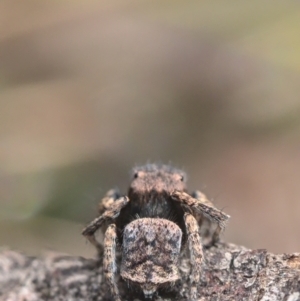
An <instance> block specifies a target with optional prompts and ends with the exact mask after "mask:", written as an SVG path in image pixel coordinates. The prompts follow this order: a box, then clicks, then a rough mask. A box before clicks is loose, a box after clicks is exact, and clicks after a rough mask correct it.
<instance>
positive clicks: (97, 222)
mask: <svg viewBox="0 0 300 301" xmlns="http://www.w3.org/2000/svg"><path fill="white" fill-rule="evenodd" d="M128 202H129V198H128V197H127V196H122V197H120V198H118V199H117V200H115V201H114V202H111V205H110V207H109V208H108V209H106V210H105V211H104V213H103V214H102V215H100V216H99V217H97V218H95V219H94V220H93V221H91V222H90V223H89V224H88V225H87V226H86V227H85V228H84V229H83V231H82V235H84V236H85V237H86V238H87V239H88V240H89V241H90V242H91V244H93V245H94V246H95V247H96V248H97V250H98V252H99V254H100V255H102V254H103V246H102V245H101V244H100V243H99V242H98V241H97V240H96V238H95V232H96V231H97V230H98V229H99V228H100V227H101V226H102V225H103V224H104V223H105V222H106V221H112V220H114V219H115V218H117V217H118V216H119V214H120V212H121V210H122V208H124V207H125V206H126V205H127V204H128Z"/></svg>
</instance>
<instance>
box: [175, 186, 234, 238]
mask: <svg viewBox="0 0 300 301" xmlns="http://www.w3.org/2000/svg"><path fill="white" fill-rule="evenodd" d="M194 195H195V197H192V196H191V195H189V194H188V193H186V192H183V191H175V192H173V194H172V198H173V200H175V201H177V202H180V203H181V204H182V206H183V207H184V208H185V210H186V211H188V212H195V213H198V214H201V215H203V216H204V217H206V218H208V219H209V220H210V221H212V222H215V223H216V224H217V229H216V231H215V232H214V234H213V238H212V240H213V243H214V242H215V241H217V240H218V239H219V235H220V232H221V231H222V230H224V228H225V226H226V222H227V221H228V219H229V218H230V216H229V215H227V214H226V213H224V212H222V211H221V210H219V209H217V208H216V207H215V206H214V205H213V203H212V202H211V201H209V200H208V199H207V197H206V196H205V194H203V193H201V192H200V191H196V192H195V193H194Z"/></svg>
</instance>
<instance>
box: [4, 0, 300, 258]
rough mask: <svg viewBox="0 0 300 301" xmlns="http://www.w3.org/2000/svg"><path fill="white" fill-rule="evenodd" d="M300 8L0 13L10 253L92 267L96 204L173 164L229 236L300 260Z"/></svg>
mask: <svg viewBox="0 0 300 301" xmlns="http://www.w3.org/2000/svg"><path fill="white" fill-rule="evenodd" d="M299 6H300V5H299V3H298V2H289V1H284V2H277V1H273V2H272V3H269V2H263V3H261V1H251V2H245V1H242V2H227V1H226V2H225V1H221V0H218V1H213V2H211V1H189V2H188V3H187V2H186V1H173V0H172V1H171V0H170V1H163V2H161V1H150V0H149V1H142V2H141V1H130V0H129V1H111V0H109V1H108V0H107V1H84V3H83V2H81V1H47V2H46V1H39V0H35V1H33V0H27V1H23V0H16V1H12V0H7V1H1V3H0V206H1V207H0V245H8V246H11V247H13V248H17V249H20V250H24V251H26V252H27V253H30V254H34V253H40V252H41V250H43V249H47V248H51V249H55V250H60V251H64V252H68V253H72V254H80V255H85V256H91V255H92V254H94V250H93V248H92V247H91V246H89V245H88V244H87V243H86V242H85V240H84V238H83V237H81V235H80V231H81V228H82V227H83V225H84V224H86V223H87V222H88V221H89V220H90V219H91V218H93V217H94V216H95V210H96V204H97V201H98V200H99V199H100V198H101V196H102V195H103V194H104V193H105V192H106V190H108V189H109V188H111V187H115V186H118V187H119V188H121V189H122V190H123V191H124V192H125V189H126V187H127V185H128V181H129V176H128V175H129V174H128V171H129V170H130V168H131V167H132V166H133V165H135V164H143V163H145V162H147V161H150V162H156V161H160V162H166V163H168V162H172V163H173V164H174V165H176V166H177V167H180V168H184V169H185V170H186V171H187V172H188V174H189V187H190V188H191V189H197V188H198V189H201V190H203V191H204V192H205V193H206V194H208V196H209V197H210V198H211V199H213V200H214V202H215V203H216V204H217V205H218V206H219V207H221V208H224V210H225V211H226V212H228V213H229V214H230V215H231V216H232V218H231V220H230V223H229V226H228V228H227V230H226V233H225V238H226V240H229V241H232V242H234V243H238V244H244V245H246V246H247V247H251V248H268V249H269V250H270V251H272V252H294V251H299V250H300V237H299V227H300V219H299V213H300V185H299V179H300V136H299V133H300V119H299V114H300V99H299V98H300V55H299V53H300V30H299V28H300V7H299Z"/></svg>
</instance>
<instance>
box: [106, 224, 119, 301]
mask: <svg viewBox="0 0 300 301" xmlns="http://www.w3.org/2000/svg"><path fill="white" fill-rule="evenodd" d="M116 241H117V229H116V225H115V224H110V225H109V226H108V228H107V230H106V231H105V238H104V257H103V269H104V275H105V278H106V280H107V282H108V284H109V287H110V291H111V294H112V295H113V297H114V300H115V301H121V298H120V294H119V290H118V287H117V284H116V279H115V273H116V271H117V265H116Z"/></svg>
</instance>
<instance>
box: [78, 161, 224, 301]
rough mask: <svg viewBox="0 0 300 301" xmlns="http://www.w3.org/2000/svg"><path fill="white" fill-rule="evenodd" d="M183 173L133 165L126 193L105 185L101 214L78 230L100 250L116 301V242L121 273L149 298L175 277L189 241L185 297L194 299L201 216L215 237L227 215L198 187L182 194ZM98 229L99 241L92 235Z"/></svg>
mask: <svg viewBox="0 0 300 301" xmlns="http://www.w3.org/2000/svg"><path fill="white" fill-rule="evenodd" d="M185 182H186V175H185V173H184V172H182V171H181V170H178V169H175V168H173V167H171V166H168V165H157V164H147V165H145V166H141V167H136V168H134V169H133V176H132V181H131V184H130V186H129V191H128V195H127V196H120V195H119V193H118V192H117V191H116V190H110V191H109V192H108V193H107V194H106V196H105V197H104V198H103V199H102V201H101V202H100V204H99V214H100V216H99V217H97V218H96V219H94V220H93V221H92V222H91V223H90V224H89V225H88V226H87V227H86V228H85V229H84V230H83V231H82V234H83V235H84V236H85V237H86V238H88V240H89V241H90V242H91V243H92V244H93V245H94V246H95V247H96V248H97V249H98V251H99V253H100V254H101V255H103V270H104V273H105V278H106V280H107V282H108V284H109V286H110V289H111V293H112V295H113V297H114V300H115V301H121V298H120V294H119V290H118V287H117V284H116V281H115V273H116V271H117V264H116V246H117V242H119V243H120V245H121V251H122V262H121V269H120V275H121V277H122V278H123V279H124V280H125V281H126V282H128V283H130V284H133V285H136V286H138V287H140V289H141V290H142V291H143V293H144V296H145V298H152V297H153V294H154V293H155V292H156V291H157V290H158V289H159V288H161V287H165V286H172V285H174V283H175V282H176V281H177V280H178V279H179V278H180V275H179V270H178V260H179V255H180V253H181V251H182V249H183V246H184V245H185V243H186V241H187V243H188V248H189V254H190V261H191V275H190V280H191V288H190V300H192V301H195V300H197V297H198V293H197V283H198V282H199V280H200V274H201V267H202V260H203V252H202V243H201V239H200V235H199V226H200V220H201V219H202V218H203V217H204V218H207V219H208V220H210V221H212V222H215V223H216V230H215V232H214V235H213V238H212V240H213V242H215V241H216V240H217V239H218V237H219V233H220V231H221V230H222V229H224V227H225V223H226V221H227V220H228V219H229V215H227V214H225V213H223V212H222V211H220V210H219V209H217V208H216V207H215V206H214V205H213V204H212V203H211V202H210V201H209V200H208V199H207V198H206V196H205V195H204V194H202V193H201V192H199V191H196V192H194V193H193V194H191V195H190V194H189V193H187V189H186V183H185ZM99 228H102V230H103V231H104V233H105V238H104V246H102V245H101V244H100V243H98V241H97V240H96V238H95V236H94V235H95V232H96V231H97V230H98V229H99Z"/></svg>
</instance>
